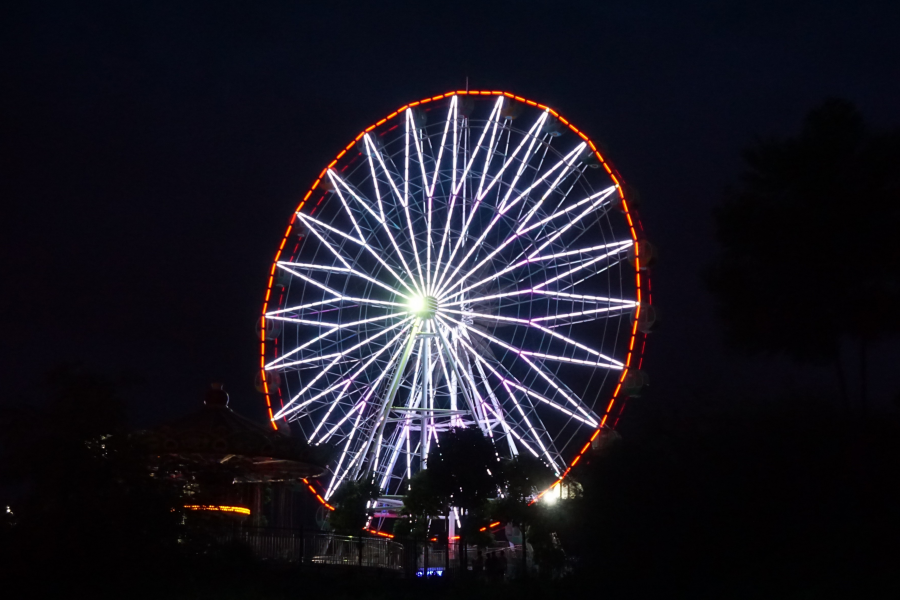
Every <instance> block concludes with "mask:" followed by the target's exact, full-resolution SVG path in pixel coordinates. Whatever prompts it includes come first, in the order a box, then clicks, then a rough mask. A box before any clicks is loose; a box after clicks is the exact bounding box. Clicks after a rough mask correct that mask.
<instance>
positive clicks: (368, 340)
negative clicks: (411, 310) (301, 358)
mask: <svg viewBox="0 0 900 600" xmlns="http://www.w3.org/2000/svg"><path fill="white" fill-rule="evenodd" d="M410 320H412V317H407V318H406V319H403V320H402V321H400V322H399V323H395V324H394V325H391V326H390V327H388V328H386V329H382V330H381V331H379V332H378V333H376V334H375V335H373V336H370V337H368V338H366V339H364V340H363V341H361V342H359V343H358V344H355V345H353V346H351V347H350V348H348V349H346V350H344V351H342V352H340V355H339V356H338V357H337V358H335V359H334V360H333V361H331V362H330V363H329V364H328V366H326V367H325V368H323V369H322V370H321V371H319V372H318V373H317V374H316V376H315V377H313V378H312V380H311V381H310V382H309V383H307V384H306V386H304V388H303V389H302V390H300V392H299V393H298V394H297V395H296V396H294V397H293V398H291V400H290V402H288V403H287V404H286V405H285V406H284V408H282V409H281V410H280V411H279V412H278V413H277V414H276V415H275V418H276V419H280V418H281V416H282V415H283V414H284V413H285V411H287V410H288V408H289V407H290V406H291V405H292V404H293V403H294V402H296V401H297V399H298V398H300V396H302V395H303V394H305V393H306V392H307V391H309V389H310V388H312V386H313V385H314V384H315V383H316V382H317V381H318V380H319V379H321V378H322V377H324V376H325V375H326V374H327V373H328V372H329V371H330V370H331V369H332V367H334V366H335V365H336V364H337V363H338V362H339V361H340V360H341V358H342V357H343V356H346V355H347V354H349V353H350V352H353V351H354V350H357V349H359V348H362V347H363V346H366V345H368V344H370V343H372V342H374V341H375V340H376V339H378V338H380V337H381V336H383V335H385V334H386V333H389V332H390V331H392V330H394V329H396V328H397V327H400V326H401V325H403V324H404V323H406V322H408V321H410ZM400 335H402V332H401V334H400ZM397 337H399V336H397Z"/></svg>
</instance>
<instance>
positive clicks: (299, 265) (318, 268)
mask: <svg viewBox="0 0 900 600" xmlns="http://www.w3.org/2000/svg"><path fill="white" fill-rule="evenodd" d="M322 241H323V242H324V243H325V244H326V245H327V244H328V243H327V242H325V240H322ZM329 248H330V246H329ZM335 255H337V252H335ZM341 262H343V258H341ZM278 265H279V266H281V265H284V266H287V267H294V268H299V269H309V270H311V271H327V272H329V273H348V274H350V275H355V276H356V277H360V278H362V279H365V280H366V281H368V282H369V283H374V284H375V285H377V286H378V287H380V288H382V289H385V290H387V291H389V292H391V293H392V294H396V295H398V296H402V297H404V298H406V299H409V296H407V295H406V294H404V293H403V292H401V291H399V290H396V289H394V288H392V287H391V286H389V285H387V284H386V283H382V282H380V281H378V280H377V279H375V278H374V277H369V276H368V275H366V274H365V273H361V272H359V271H357V270H356V269H351V268H350V267H346V268H344V267H333V266H325V265H311V264H306V263H293V262H281V261H279V263H278Z"/></svg>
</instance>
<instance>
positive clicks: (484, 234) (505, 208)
mask: <svg viewBox="0 0 900 600" xmlns="http://www.w3.org/2000/svg"><path fill="white" fill-rule="evenodd" d="M584 147H585V144H584V142H582V143H581V144H579V145H578V146H577V147H576V148H575V150H572V151H571V152H570V153H569V154H567V155H566V157H565V158H563V159H562V160H561V161H559V162H558V163H556V164H555V165H554V166H552V167H550V169H549V170H548V171H547V172H546V173H544V174H543V175H541V176H540V177H538V179H537V181H535V182H534V183H532V184H531V185H530V186H528V188H526V190H525V191H524V192H522V193H521V194H519V195H518V196H517V197H516V199H515V200H513V201H511V202H509V203H508V204H506V205H505V206H501V207H500V209H499V211H498V213H497V215H496V216H495V217H494V218H493V219H491V222H490V223H489V224H488V226H487V227H486V228H485V229H484V231H483V232H482V233H481V235H480V236H479V237H478V240H476V241H475V243H474V244H472V246H471V248H470V249H469V251H468V252H467V253H466V255H465V256H464V257H463V258H462V260H459V261H458V262H457V264H456V267H455V268H454V269H453V272H452V273H451V274H450V275H449V277H447V281H452V280H453V278H454V277H455V276H456V274H457V273H459V270H460V269H461V268H462V267H463V265H465V264H466V262H467V261H468V260H469V257H470V256H472V254H473V253H475V252H476V251H477V250H478V249H479V248H480V247H481V243H482V242H483V241H484V239H485V238H486V237H487V236H488V234H489V233H490V232H491V230H492V229H493V228H494V225H495V224H496V223H497V221H499V220H500V219H501V218H502V217H503V215H504V214H505V213H506V212H507V211H508V210H509V209H511V208H512V207H513V206H515V205H516V204H517V203H518V202H519V201H520V200H522V199H523V198H525V197H526V196H527V195H528V193H529V192H531V190H533V189H534V188H535V187H537V186H538V185H539V184H541V183H543V182H544V180H545V179H546V178H547V177H549V176H550V175H552V174H553V173H554V172H555V171H556V170H557V169H559V168H560V167H562V166H564V165H568V164H569V162H570V161H571V160H573V159H574V157H575V156H577V155H578V154H579V153H580V152H582V151H583V150H584ZM552 189H553V188H552V187H551V189H550V190H548V192H547V193H549V192H550V191H552ZM458 247H459V246H457V248H458ZM453 254H455V252H454V253H453ZM453 254H451V255H450V260H451V261H452V260H453ZM448 265H449V263H448ZM448 270H449V269H448ZM445 273H446V271H445ZM446 287H447V286H443V287H442V286H441V281H438V286H437V289H438V294H440V293H441V292H443V290H444V289H445V288H446Z"/></svg>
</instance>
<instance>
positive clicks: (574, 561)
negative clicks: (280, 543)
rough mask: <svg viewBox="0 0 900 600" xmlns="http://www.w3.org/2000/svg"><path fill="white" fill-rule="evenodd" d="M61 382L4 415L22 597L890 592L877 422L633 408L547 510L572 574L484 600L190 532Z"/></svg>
mask: <svg viewBox="0 0 900 600" xmlns="http://www.w3.org/2000/svg"><path fill="white" fill-rule="evenodd" d="M66 386H67V387H63V388H58V389H56V391H55V392H54V393H55V395H52V394H51V397H50V399H49V400H48V404H47V406H46V407H45V408H46V410H37V409H35V410H34V411H24V409H22V408H21V407H16V408H11V407H9V406H7V407H5V408H4V410H3V419H2V424H3V438H2V439H3V447H2V473H3V488H2V489H3V493H4V494H5V495H6V498H4V506H5V505H7V504H8V505H9V506H10V507H11V510H12V513H8V512H7V513H5V514H4V521H3V523H2V527H0V569H2V579H3V581H5V582H10V584H14V583H18V584H19V585H20V586H22V587H21V589H27V590H30V593H31V594H32V595H33V596H35V597H40V596H43V597H54V596H56V597H58V595H61V594H65V595H68V594H69V593H78V594H79V595H85V594H91V595H94V596H95V597H106V596H120V595H128V596H129V597H132V598H144V597H147V598H150V597H160V596H165V597H169V598H207V597H208V598H289V597H297V596H298V595H307V594H311V595H314V596H316V595H319V594H323V595H324V594H327V595H329V596H332V597H337V598H351V597H352V598H381V597H384V598H389V597H390V598H394V597H400V598H403V597H414V596H415V597H418V596H420V595H421V594H422V593H423V592H424V591H425V590H423V586H427V587H428V588H429V589H428V590H427V593H429V595H431V596H437V597H442V596H446V597H449V596H451V595H453V596H456V595H458V594H460V593H464V594H465V595H466V596H468V597H476V598H477V597H481V596H487V595H489V594H490V595H491V596H496V595H498V593H499V595H501V596H509V597H520V598H521V597H529V598H531V597H545V598H546V597H548V596H550V595H551V594H557V593H571V594H576V593H577V594H582V593H587V594H592V595H596V596H601V597H610V598H620V597H642V596H644V597H646V596H648V595H650V594H653V595H657V594H658V595H663V594H665V595H672V594H675V595H677V596H695V595H711V596H720V597H762V596H765V595H775V596H777V597H825V596H836V595H842V594H844V593H846V594H847V595H854V596H857V597H859V596H866V595H869V596H871V595H872V594H875V593H878V594H883V593H886V592H887V591H888V590H893V591H895V592H898V591H900V582H898V581H897V578H896V577H895V572H896V557H897V554H898V551H897V543H898V542H897V540H898V539H900V503H898V497H897V492H896V488H897V485H896V479H897V474H898V473H900V423H898V420H897V419H896V418H895V417H894V416H891V415H881V416H880V417H878V418H873V417H869V418H863V417H859V418H852V419H850V418H846V417H844V416H842V415H837V414H834V415H832V414H830V413H829V412H828V411H822V410H820V409H819V408H820V407H818V408H817V407H810V406H809V405H807V404H802V405H798V404H791V403H790V401H789V400H786V401H785V403H783V404H781V405H780V408H778V409H776V410H772V411H757V412H751V413H747V412H742V413H740V414H737V413H734V414H727V413H726V414H716V415H707V416H703V415H697V414H691V415H689V416H688V415H682V416H679V415H677V414H675V415H673V414H659V415H658V416H652V413H653V411H647V412H648V414H647V415H641V419H642V422H643V423H644V426H643V427H642V428H641V430H640V431H634V432H632V433H630V434H629V435H627V436H626V437H623V438H616V437H613V438H611V441H610V442H609V443H608V444H606V445H605V446H604V447H602V448H600V449H597V450H593V451H592V452H591V454H590V455H589V459H587V460H586V461H585V463H584V464H583V465H581V466H580V467H579V470H577V471H575V473H574V474H575V476H576V478H577V479H578V481H579V482H580V483H581V484H582V486H583V494H582V496H581V497H580V498H577V499H573V500H565V501H560V502H559V503H557V505H555V506H554V507H553V508H550V509H547V510H549V511H553V512H554V513H555V516H552V518H551V519H550V521H551V522H552V523H553V527H554V528H555V529H556V530H557V533H558V535H559V538H560V540H561V541H562V544H563V548H564V550H565V553H566V557H567V562H568V564H569V566H570V571H569V573H568V574H567V575H565V576H564V577H562V578H561V579H557V580H554V581H550V580H546V579H541V578H539V577H537V578H533V579H531V580H530V581H528V582H510V583H508V584H505V585H503V586H502V587H500V588H498V587H497V586H491V585H489V584H487V583H483V582H473V581H457V582H448V581H434V582H423V581H404V580H400V579H394V578H390V577H389V576H388V574H385V573H382V574H378V573H375V572H365V573H355V572H353V571H352V570H351V571H350V572H335V571H310V570H306V571H301V570H298V569H297V568H296V567H290V566H286V565H267V564H263V563H260V562H258V561H256V560H255V559H254V558H253V556H252V555H251V554H250V553H249V550H248V549H247V548H244V547H241V546H222V545H217V544H215V543H214V542H212V541H211V540H209V539H207V538H204V537H203V536H202V535H198V534H196V533H195V534H191V533H190V532H189V531H186V530H184V529H183V528H182V527H181V526H180V525H179V512H178V511H177V510H176V511H175V512H173V511H172V508H177V506H178V504H179V498H178V497H177V494H175V493H174V492H173V490H172V489H170V488H168V487H167V486H166V485H165V484H160V483H158V482H154V481H151V480H149V479H148V478H147V476H146V469H145V468H144V467H143V466H142V464H141V463H142V459H141V456H140V449H139V448H135V447H134V446H133V445H131V444H130V443H129V442H128V438H127V437H125V436H124V435H123V434H122V433H114V434H112V435H110V437H102V436H103V435H109V434H100V433H99V432H100V431H101V430H103V431H114V432H121V431H122V430H121V427H120V426H121V423H117V422H116V419H113V420H110V421H108V422H104V423H102V425H103V427H104V428H103V429H96V428H97V427H99V425H98V423H97V421H96V419H101V418H103V417H102V416H101V415H100V413H102V414H106V415H110V414H112V415H115V414H116V411H115V408H116V406H117V405H118V404H119V403H120V402H121V400H120V398H119V396H118V395H117V394H116V393H115V390H114V389H113V388H112V387H110V386H108V384H106V383H105V382H103V381H101V380H98V379H96V378H92V377H90V376H77V377H75V378H74V380H70V381H69V382H68V383H67V384H66ZM69 403H75V404H73V405H72V406H69V407H68V408H67V404H69ZM75 405H77V406H78V407H79V410H78V411H77V413H78V414H75V413H73V412H72V411H71V410H69V409H72V408H74V406H75ZM636 410H639V411H640V412H644V411H643V410H641V409H636ZM95 411H99V412H95ZM657 412H662V411H657ZM92 413H93V416H94V417H96V419H94V418H89V417H90V416H91V414H92ZM95 429H96V430H95ZM100 438H102V440H101V442H102V443H99V445H98V444H97V443H96V441H97V440H98V439H100ZM85 440H87V442H86V441H85Z"/></svg>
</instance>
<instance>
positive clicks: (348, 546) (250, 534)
mask: <svg viewBox="0 0 900 600" xmlns="http://www.w3.org/2000/svg"><path fill="white" fill-rule="evenodd" d="M213 536H214V537H215V538H216V539H217V540H218V541H219V542H220V543H227V542H239V543H242V544H245V545H246V546H248V547H249V548H250V550H251V551H252V552H253V554H254V555H255V556H256V557H257V558H259V559H261V560H266V561H272V562H281V563H289V564H314V565H346V566H355V567H373V568H380V569H390V570H397V571H399V570H402V569H404V566H405V565H404V561H403V555H404V553H403V550H404V549H403V545H402V544H398V543H396V542H394V541H391V540H389V539H384V538H372V537H362V536H341V535H334V534H332V533H323V532H304V531H301V530H293V529H273V528H253V527H240V528H233V529H225V530H220V531H216V532H214V533H213Z"/></svg>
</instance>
